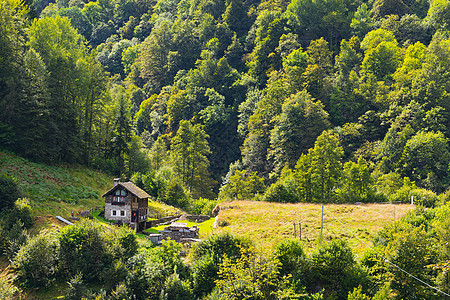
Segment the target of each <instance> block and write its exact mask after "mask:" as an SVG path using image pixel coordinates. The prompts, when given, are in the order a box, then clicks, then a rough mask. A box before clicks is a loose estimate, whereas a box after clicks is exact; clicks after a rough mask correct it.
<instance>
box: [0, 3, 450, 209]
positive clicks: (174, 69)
mask: <svg viewBox="0 0 450 300" xmlns="http://www.w3.org/2000/svg"><path fill="white" fill-rule="evenodd" d="M1 5H2V7H1V10H2V13H3V16H2V19H1V23H0V26H1V29H2V30H1V32H2V33H1V36H0V37H1V39H2V40H1V45H2V46H1V47H2V48H1V50H0V53H1V59H2V64H1V68H2V70H0V76H1V78H0V114H1V116H0V144H1V145H2V147H3V148H5V149H7V150H10V151H14V152H15V153H17V154H19V155H22V156H24V157H27V158H29V159H32V160H35V161H41V162H46V163H56V164H61V163H72V164H82V165H85V166H88V167H92V168H94V169H98V170H102V171H104V172H107V173H109V174H111V175H114V176H117V177H121V178H124V179H130V178H132V179H133V181H135V182H138V183H139V185H140V186H141V187H144V188H145V189H146V190H149V192H150V193H151V194H152V196H155V197H157V198H159V199H161V200H164V201H166V202H173V203H171V204H176V205H178V206H183V205H185V206H186V205H187V204H186V203H188V202H189V200H190V199H199V198H204V199H214V198H217V197H219V198H220V199H228V198H231V199H233V198H247V199H250V198H252V197H254V196H256V197H257V198H258V199H260V200H269V201H279V202H322V203H327V202H335V203H340V202H354V201H361V202H381V201H409V198H410V197H408V194H411V195H414V196H415V197H416V198H418V201H419V202H424V203H426V205H428V206H430V205H431V206H432V205H433V203H434V202H436V199H437V196H438V195H439V194H441V193H443V192H445V191H446V189H447V188H448V185H449V162H450V153H449V146H448V138H449V135H450V132H449V130H448V129H447V128H449V126H448V125H449V122H450V116H449V114H448V110H449V109H450V107H449V105H450V100H449V99H448V89H449V87H448V84H447V79H446V78H447V77H446V76H447V75H448V71H447V70H448V66H449V58H450V56H449V55H450V52H449V50H450V49H449V46H450V44H449V40H448V28H447V19H446V13H447V11H448V10H449V9H450V4H449V3H448V1H432V3H431V4H430V3H428V2H427V1H406V2H402V1H401V0H376V1H369V2H363V1H360V2H359V1H342V0H320V1H319V0H317V1H311V0H295V1H291V2H287V1H261V2H260V1H242V0H232V1H222V0H214V1H203V0H201V1H197V0H189V1H187V0H186V1H184V0H182V1H176V0H175V1H169V0H160V1H157V2H153V1H144V0H120V1H116V2H114V1H110V0H101V1H90V2H86V3H85V2H83V1H82V0H71V1H63V0H61V1H59V0H58V1H56V2H55V3H53V2H48V1H45V0H42V1H39V0H23V1H13V0H3V1H2V2H1ZM399 190H401V192H400V194H399V192H398V191H399ZM168 195H172V196H168ZM405 196H406V197H405ZM169 198H170V199H169ZM180 199H181V200H180ZM178 202H179V203H178Z"/></svg>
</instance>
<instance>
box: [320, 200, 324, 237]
mask: <svg viewBox="0 0 450 300" xmlns="http://www.w3.org/2000/svg"><path fill="white" fill-rule="evenodd" d="M322 238H323V204H322V218H321V221H320V245H322Z"/></svg>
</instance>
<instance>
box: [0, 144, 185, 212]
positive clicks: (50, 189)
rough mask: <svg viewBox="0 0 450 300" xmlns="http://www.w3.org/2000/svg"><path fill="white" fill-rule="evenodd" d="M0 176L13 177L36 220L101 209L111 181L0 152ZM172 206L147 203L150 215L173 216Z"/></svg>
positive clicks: (86, 171) (81, 169)
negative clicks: (27, 200)
mask: <svg viewBox="0 0 450 300" xmlns="http://www.w3.org/2000/svg"><path fill="white" fill-rule="evenodd" d="M0 173H3V174H7V175H10V176H13V177H14V178H15V179H16V180H17V182H18V185H19V189H20V191H21V192H22V195H23V196H24V197H26V198H28V199H29V200H30V202H31V206H32V210H33V214H34V215H35V216H55V215H61V216H65V217H69V216H70V215H71V212H72V211H73V212H74V213H75V214H77V213H79V212H81V211H83V210H86V209H91V208H94V207H100V208H101V207H103V206H104V199H103V198H102V195H103V193H105V192H106V191H107V190H109V189H110V188H111V186H112V184H113V177H112V176H109V175H106V174H104V173H102V172H98V171H94V170H91V169H88V168H86V167H82V166H77V165H46V164H41V163H35V162H31V161H29V160H27V159H25V158H22V157H20V156H17V155H15V154H12V153H8V152H5V151H0ZM176 211H177V209H176V208H174V207H172V206H168V205H165V204H163V203H159V202H153V201H151V202H150V203H149V212H150V214H160V215H165V214H173V213H175V212H176Z"/></svg>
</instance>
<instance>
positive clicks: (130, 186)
mask: <svg viewBox="0 0 450 300" xmlns="http://www.w3.org/2000/svg"><path fill="white" fill-rule="evenodd" d="M119 186H121V187H123V188H124V189H126V190H127V191H129V192H130V193H132V194H133V195H135V196H136V197H138V198H140V199H144V198H151V196H150V195H149V194H147V192H146V191H144V190H143V189H141V188H140V187H138V186H136V185H135V184H134V183H132V182H131V181H128V182H119V183H118V184H117V185H116V186H114V187H113V188H111V189H110V190H109V191H107V192H106V193H104V194H103V196H102V197H105V196H106V195H108V194H110V193H112V192H114V191H115V190H117V188H119Z"/></svg>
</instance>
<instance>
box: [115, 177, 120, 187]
mask: <svg viewBox="0 0 450 300" xmlns="http://www.w3.org/2000/svg"><path fill="white" fill-rule="evenodd" d="M119 181H120V178H114V186H116V185H118V184H119Z"/></svg>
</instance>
